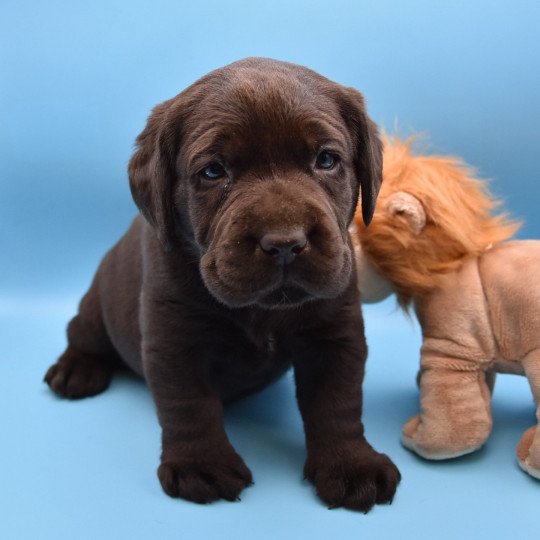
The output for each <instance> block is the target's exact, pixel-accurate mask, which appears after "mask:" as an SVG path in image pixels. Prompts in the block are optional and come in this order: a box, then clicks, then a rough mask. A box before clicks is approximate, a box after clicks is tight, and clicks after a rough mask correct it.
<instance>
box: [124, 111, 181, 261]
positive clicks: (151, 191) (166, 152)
mask: <svg viewBox="0 0 540 540" xmlns="http://www.w3.org/2000/svg"><path fill="white" fill-rule="evenodd" d="M171 101H172V100H169V101H166V102H164V103H162V104H160V105H158V106H157V107H155V108H154V109H153V111H152V113H151V115H150V117H149V118H148V122H147V124H146V127H145V128H144V130H143V131H142V132H141V134H140V135H139V136H138V137H137V140H136V151H135V153H134V154H133V156H132V158H131V160H130V161H129V166H128V172H129V186H130V188H131V194H132V196H133V199H134V200H135V203H136V204H137V206H138V207H139V210H140V211H141V213H142V215H143V216H144V217H145V218H146V220H147V221H148V222H149V223H150V225H152V226H153V227H154V228H155V230H156V234H157V236H158V238H159V240H160V241H161V243H162V244H163V247H164V249H165V251H170V250H171V249H172V247H173V242H174V224H175V221H174V206H173V184H174V165H173V160H174V157H173V156H174V149H173V144H172V136H171V135H170V134H168V131H167V121H166V120H167V113H168V111H169V108H170V105H171Z"/></svg>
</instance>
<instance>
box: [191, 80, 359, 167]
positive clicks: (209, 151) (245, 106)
mask: <svg viewBox="0 0 540 540" xmlns="http://www.w3.org/2000/svg"><path fill="white" fill-rule="evenodd" d="M189 124H190V129H189V131H188V132H187V133H186V136H185V139H184V145H183V147H184V156H183V158H184V162H185V164H186V167H187V168H188V169H189V170H197V168H198V167H204V166H205V164H207V163H208V161H211V160H213V159H215V160H222V161H225V162H226V163H227V164H228V165H229V166H231V167H235V168H237V169H241V168H256V167H264V166H265V165H271V166H275V165H279V164H283V165H288V164H298V163H306V162H308V161H309V159H310V158H311V157H312V156H314V155H315V154H316V153H317V151H318V150H319V149H320V148H323V147H324V148H327V149H333V150H334V151H336V152H341V153H346V152H347V150H348V149H349V147H350V139H349V134H348V131H347V129H346V126H345V123H344V120H343V118H342V116H341V113H340V111H339V107H338V104H337V102H336V100H335V99H334V98H333V97H332V96H330V95H328V94H325V93H324V92H322V91H321V90H320V89H318V88H316V87H315V86H313V85H310V84H307V83H306V82H303V81H299V80H297V79H294V78H291V77H290V76H288V75H287V74H281V73H271V74H264V73H263V74H257V76H251V77H246V76H242V74H241V73H240V74H236V75H235V76H233V77H230V78H228V79H223V80H221V81H220V84H219V85H218V84H211V85H209V88H208V89H207V92H206V93H204V94H202V95H201V97H200V101H199V103H198V104H197V106H195V107H193V108H192V111H191V115H190V118H189Z"/></svg>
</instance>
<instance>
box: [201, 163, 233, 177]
mask: <svg viewBox="0 0 540 540" xmlns="http://www.w3.org/2000/svg"><path fill="white" fill-rule="evenodd" d="M199 174H200V175H201V176H202V177H203V178H204V179H205V180H219V179H220V178H223V177H224V176H225V175H226V174H227V173H226V171H225V169H224V168H223V166H222V165H220V164H219V163H217V162H214V163H210V164H209V165H207V166H206V167H205V168H204V169H203V170H202V171H201V172H200V173H199Z"/></svg>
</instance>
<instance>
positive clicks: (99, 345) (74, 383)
mask: <svg viewBox="0 0 540 540" xmlns="http://www.w3.org/2000/svg"><path fill="white" fill-rule="evenodd" d="M67 336H68V347H67V349H66V350H65V352H64V353H63V354H62V356H60V358H59V359H58V361H57V362H56V364H54V365H52V366H51V367H50V368H49V370H48V371H47V373H46V374H45V378H44V380H45V382H46V383H47V384H48V385H49V386H50V388H51V389H52V390H53V391H54V392H56V393H57V394H58V395H60V396H63V397H67V398H73V399H75V398H83V397H88V396H94V395H96V394H99V393H101V392H103V391H104V390H105V389H106V388H107V387H108V386H109V383H110V381H111V378H112V374H113V371H114V370H115V369H116V368H117V367H118V366H119V365H120V360H119V358H118V355H117V353H116V351H115V350H114V347H113V346H112V344H111V342H110V339H109V337H108V335H107V332H106V330H105V327H104V324H103V320H102V317H101V306H100V302H99V296H98V293H97V286H96V281H94V283H93V284H92V286H91V287H90V290H89V291H88V292H87V293H86V295H85V296H84V297H83V299H82V300H81V304H80V306H79V314H78V315H76V316H75V317H74V318H73V319H72V320H71V321H70V323H69V325H68V329H67Z"/></svg>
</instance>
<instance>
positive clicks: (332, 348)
mask: <svg viewBox="0 0 540 540" xmlns="http://www.w3.org/2000/svg"><path fill="white" fill-rule="evenodd" d="M351 312H352V315H349V316H344V317H343V318H342V319H341V320H340V321H337V326H336V327H335V328H332V329H330V328H326V329H321V330H320V331H319V332H317V337H314V336H313V335H310V336H306V340H305V343H304V344H303V347H301V348H299V350H302V351H303V354H302V357H301V358H298V359H297V360H296V361H295V364H294V369H295V377H296V388H297V398H298V404H299V407H300V412H301V413H302V417H303V420H304V428H305V433H306V444H307V451H308V455H307V460H306V464H305V467H304V475H305V477H306V478H307V479H308V480H310V481H311V482H313V484H315V487H316V489H317V495H318V496H319V497H320V498H321V499H322V500H323V501H324V502H325V503H326V504H327V505H328V506H329V507H330V508H334V507H338V506H344V507H346V508H349V509H352V510H360V511H362V512H367V511H368V510H369V509H370V508H371V507H372V506H373V505H374V504H381V503H387V502H391V501H392V498H393V497H394V494H395V491H396V487H397V484H398V483H399V481H400V478H401V476H400V473H399V471H398V469H397V468H396V466H395V465H394V464H393V463H392V461H390V459H389V458H388V457H387V456H386V455H384V454H379V453H378V452H376V451H375V450H374V449H373V448H372V447H371V446H370V445H369V444H368V442H367V441H366V439H365V438H364V427H363V425H362V422H361V413H362V379H363V374H364V363H365V359H366V348H365V343H364V342H363V340H362V338H361V336H363V324H362V320H361V316H360V313H359V312H356V310H355V309H354V308H351ZM336 319H337V318H336ZM325 335H326V338H325Z"/></svg>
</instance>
